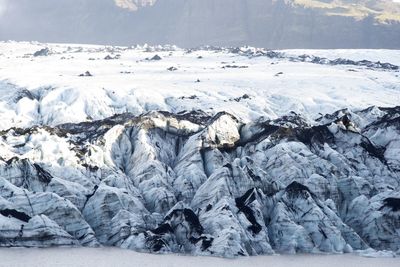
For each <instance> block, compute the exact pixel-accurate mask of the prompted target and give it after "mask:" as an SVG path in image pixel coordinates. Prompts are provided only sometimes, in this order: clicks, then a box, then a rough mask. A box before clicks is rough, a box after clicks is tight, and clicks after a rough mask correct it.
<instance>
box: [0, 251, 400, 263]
mask: <svg viewBox="0 0 400 267" xmlns="http://www.w3.org/2000/svg"><path fill="white" fill-rule="evenodd" d="M0 256H1V262H0V266H1V267H10V266H14V267H20V266H21V267H23V266H27V265H26V264H28V263H29V266H31V267H54V266H56V267H64V266H75V267H109V266H118V267H125V266H126V267H128V266H129V267H131V266H143V267H203V266H209V267H213V266H215V267H219V266H230V267H236V266H238V267H240V266H254V267H261V266H263V267H264V266H275V267H319V266H326V267H337V266H338V265H340V266H349V267H350V266H351V267H376V266H380V267H397V266H398V264H399V259H396V258H375V259H371V258H362V257H357V256H354V255H349V254H346V255H311V256H310V255H296V256H259V257H250V258H240V259H235V260H230V259H220V258H211V257H191V256H179V255H150V254H139V253H136V252H133V251H129V250H120V249H113V248H103V249H85V248H81V249H29V250H27V249H2V250H0ZM21 259H23V261H22V260H21Z"/></svg>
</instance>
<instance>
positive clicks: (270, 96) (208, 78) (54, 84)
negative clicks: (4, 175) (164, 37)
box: [0, 42, 400, 130]
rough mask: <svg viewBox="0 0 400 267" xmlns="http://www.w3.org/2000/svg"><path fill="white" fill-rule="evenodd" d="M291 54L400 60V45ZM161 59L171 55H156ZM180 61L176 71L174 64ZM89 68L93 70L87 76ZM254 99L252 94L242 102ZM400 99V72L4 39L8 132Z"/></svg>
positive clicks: (2, 85) (1, 56)
mask: <svg viewBox="0 0 400 267" xmlns="http://www.w3.org/2000/svg"><path fill="white" fill-rule="evenodd" d="M45 48H48V49H49V51H48V53H45V55H44V56H36V57H35V56H33V54H34V53H35V52H37V51H40V50H41V49H45ZM245 49H248V50H251V51H257V49H255V48H243V49H242V50H243V51H244V50H245ZM282 52H283V53H285V55H297V56H298V55H302V54H307V55H316V56H321V57H326V58H328V59H336V58H345V59H353V60H363V59H366V60H370V61H373V62H376V61H381V62H389V63H392V64H394V65H400V52H399V51H396V50H286V51H282ZM155 55H158V56H160V57H161V60H146V58H147V59H151V58H152V57H153V56H155ZM107 56H109V58H111V59H110V60H106V59H105V58H106V57H107ZM230 66H231V67H230ZM232 66H233V67H239V68H232ZM171 67H173V68H176V70H168V69H169V68H171ZM224 67H225V68H224ZM240 67H242V68H240ZM86 71H89V72H90V74H92V75H93V76H89V77H86V76H84V77H81V76H79V75H80V74H84V73H85V72H86ZM198 80H199V81H200V82H197V81H198ZM244 95H247V96H248V98H245V99H238V98H240V97H242V96H244ZM399 103H400V78H399V72H398V70H393V71H392V70H390V71H388V70H381V69H374V68H367V67H363V66H351V65H335V66H332V65H327V64H325V65H321V64H313V63H309V62H292V61H290V60H288V59H287V58H281V59H279V58H269V57H265V56H263V57H248V56H244V55H243V54H235V53H231V52H229V50H224V49H222V50H212V49H209V50H193V51H191V52H190V51H188V50H182V49H179V48H176V47H174V46H168V47H148V46H135V47H129V48H127V47H106V46H93V45H67V44H41V43H24V42H21V43H16V42H1V43H0V122H1V123H0V129H3V130H4V129H8V128H10V127H29V126H32V125H38V124H39V125H51V126H54V125H57V124H61V123H67V122H82V121H88V120H95V119H103V118H106V117H109V116H112V115H114V114H116V113H123V112H127V111H128V112H132V113H133V114H135V115H139V114H142V113H145V112H147V111H151V110H165V111H170V112H174V113H176V112H180V111H183V110H196V109H201V110H203V111H206V112H208V113H210V114H216V113H217V112H219V111H226V112H229V113H231V114H233V115H235V116H236V117H238V118H239V119H240V120H242V121H244V122H246V121H250V120H255V119H257V118H259V117H260V116H265V117H267V118H277V117H279V116H281V115H284V114H287V113H288V112H290V111H295V112H297V113H301V114H302V115H303V116H305V117H307V116H308V117H312V118H315V117H317V116H319V113H322V114H327V113H332V112H334V111H336V110H339V109H342V108H356V109H361V108H366V107H368V106H372V105H376V106H395V105H398V104H399Z"/></svg>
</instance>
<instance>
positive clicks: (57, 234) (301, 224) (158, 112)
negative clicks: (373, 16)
mask: <svg viewBox="0 0 400 267" xmlns="http://www.w3.org/2000/svg"><path fill="white" fill-rule="evenodd" d="M314 53H315V54H314ZM363 53H364V57H362V55H363ZM398 54H399V53H398V51H384V50H376V51H365V52H363V51H352V50H337V51H296V50H291V51H268V50H265V49H255V48H225V49H223V48H215V47H203V48H201V49H200V48H199V49H193V50H182V49H178V48H176V47H173V46H164V47H148V46H143V47H132V48H124V47H101V46H88V45H61V44H59V45H57V44H36V43H14V42H7V43H0V80H1V82H0V92H1V93H0V122H1V123H0V247H31V248H36V247H40V248H47V247H53V246H57V247H79V246H83V247H101V246H106V247H107V246H112V247H119V248H125V249H131V250H135V251H140V252H152V253H178V254H189V255H202V256H219V257H226V258H234V257H240V256H255V255H273V254H276V253H282V254H297V253H298V254H303V253H316V254H319V253H333V254H342V253H354V252H357V253H358V254H360V255H367V256H389V257H395V256H398V255H399V254H400V230H399V229H400V106H398V105H399V103H400V83H399V82H400V78H399V66H398V65H397V64H399V63H400V62H399V56H398ZM379 58H382V59H393V61H392V62H384V61H380V60H377V59H379ZM10 251H12V252H14V250H10ZM10 251H8V250H6V251H5V252H4V251H1V252H0V255H1V254H2V253H6V256H7V254H8V253H9V252H10ZM15 251H16V253H18V251H19V250H15ZM92 251H96V250H90V253H91V252H92ZM29 253H30V252H29ZM44 253H47V251H45V252H44ZM55 253H58V251H56V252H55ZM76 253H80V252H76ZM116 253H128V252H120V251H118V252H116ZM8 255H9V254H8ZM54 255H56V254H54ZM51 257H53V256H51ZM332 257H333V256H332ZM343 257H344V258H345V259H346V260H349V261H352V259H353V258H352V257H351V256H343ZM155 258H156V257H155ZM155 258H154V259H155ZM171 259H172V258H171ZM188 259H192V258H188ZM266 259H271V258H266ZM315 259H316V262H318V260H319V259H318V257H316V258H315ZM332 259H333V258H332ZM286 260H290V257H289V258H286V259H285V260H284V261H283V262H281V263H277V264H286V263H285V261H286ZM201 261H203V259H202V260H201ZM207 261H208V260H207V259H204V263H205V264H206V262H207ZM247 261H248V263H249V264H252V262H253V259H247ZM254 261H255V262H254V264H255V265H256V266H257V264H260V263H262V262H260V259H257V260H254ZM2 263H3V262H2ZM171 264H173V263H171ZM235 264H236V263H235ZM150 266H151V265H150ZM171 266H174V265H171ZM367 266H368V265H367ZM388 266H390V265H388Z"/></svg>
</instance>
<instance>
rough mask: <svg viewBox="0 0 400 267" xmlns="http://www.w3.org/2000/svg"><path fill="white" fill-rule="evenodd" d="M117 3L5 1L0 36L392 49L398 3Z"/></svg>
mask: <svg viewBox="0 0 400 267" xmlns="http://www.w3.org/2000/svg"><path fill="white" fill-rule="evenodd" d="M117 3H118V5H116V2H115V1H113V0H100V1H95V0H73V1H65V0H62V1H58V2H57V5H56V6H55V5H54V4H53V2H52V1H49V0H38V1H35V2H32V1H28V0H15V1H8V5H7V6H8V8H7V10H6V12H5V14H3V15H2V16H1V17H0V22H1V23H0V38H1V39H3V40H4V39H17V40H21V39H23V40H39V41H52V42H79V43H103V44H105V43H107V44H120V45H122V44H134V43H151V44H166V43H170V44H171V43H173V44H176V45H179V46H184V47H194V46H199V45H203V44H208V45H219V46H221V45H223V46H225V45H228V46H240V45H252V46H258V47H268V48H398V47H399V46H398V44H399V43H400V42H399V38H400V37H399V36H400V34H399V32H400V22H399V6H400V4H399V3H393V2H390V1H384V0H380V1H355V0H352V1H324V2H323V1H316V0H296V1H287V0H285V1H284V0H276V1H275V0H268V1H265V0H251V1H250V0H242V1H236V0H220V1H215V0H201V1H200V0H191V1H187V0H159V1H156V2H152V1H140V2H138V1H128V0H126V1H118V2H117ZM121 7H122V8H121ZM138 7H142V8H138ZM49 21H51V22H52V23H51V24H50V23H48V22H49Z"/></svg>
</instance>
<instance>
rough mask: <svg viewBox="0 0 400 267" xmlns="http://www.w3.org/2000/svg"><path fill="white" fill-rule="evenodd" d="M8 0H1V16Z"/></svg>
mask: <svg viewBox="0 0 400 267" xmlns="http://www.w3.org/2000/svg"><path fill="white" fill-rule="evenodd" d="M7 1H8V0H0V16H1V15H3V14H4V12H5V11H6V6H7Z"/></svg>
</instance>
